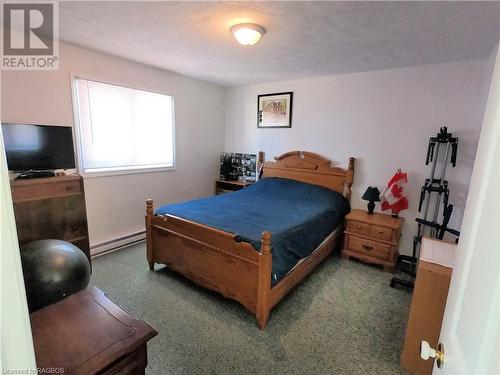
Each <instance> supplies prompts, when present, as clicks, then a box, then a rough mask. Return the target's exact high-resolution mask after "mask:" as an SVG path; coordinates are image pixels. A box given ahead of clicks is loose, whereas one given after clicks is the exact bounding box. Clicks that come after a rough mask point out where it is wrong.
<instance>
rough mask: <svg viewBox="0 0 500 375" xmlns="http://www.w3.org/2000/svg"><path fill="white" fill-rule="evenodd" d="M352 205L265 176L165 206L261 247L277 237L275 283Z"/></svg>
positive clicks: (334, 196)
mask: <svg viewBox="0 0 500 375" xmlns="http://www.w3.org/2000/svg"><path fill="white" fill-rule="evenodd" d="M349 210H350V207H349V203H348V201H347V200H346V199H345V198H344V197H343V196H342V194H339V193H337V192H335V191H332V190H329V189H326V188H323V187H321V186H317V185H311V184H306V183H303V182H298V181H294V180H288V179H283V178H265V179H263V180H261V181H259V182H257V183H255V184H253V185H250V186H248V187H247V188H245V189H242V190H239V191H236V192H233V193H229V194H223V195H216V196H211V197H208V198H202V199H196V200H191V201H188V202H183V203H178V204H170V205H165V206H162V207H160V208H158V209H157V210H156V212H155V214H170V215H174V216H177V217H181V218H184V219H188V220H191V221H194V222H196V223H199V224H204V225H208V226H211V227H214V228H217V229H221V230H224V231H226V232H230V233H234V234H235V235H238V236H239V238H240V239H241V240H242V241H245V242H248V243H250V244H252V246H253V247H254V248H255V249H259V248H260V241H261V235H262V232H264V231H266V230H267V231H270V232H271V233H272V257H273V265H272V284H273V285H275V284H276V283H277V282H278V281H279V280H281V278H283V276H285V275H286V274H287V272H288V271H290V270H291V269H292V268H293V267H294V266H295V265H296V264H297V262H298V261H299V260H300V259H302V258H305V257H307V256H308V255H309V254H311V253H312V251H313V250H314V249H316V248H317V247H318V246H319V245H320V244H321V242H323V240H324V239H325V238H326V237H327V236H328V235H329V234H330V233H331V232H332V231H333V230H334V229H335V228H336V227H337V226H338V225H339V224H340V223H341V222H342V220H343V218H344V216H345V215H346V214H347V213H348V212H349Z"/></svg>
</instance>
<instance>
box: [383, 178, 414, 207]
mask: <svg viewBox="0 0 500 375" xmlns="http://www.w3.org/2000/svg"><path fill="white" fill-rule="evenodd" d="M407 183H408V177H407V176H406V173H403V172H401V169H398V171H397V172H396V174H395V175H394V176H392V178H391V179H390V181H389V182H388V183H387V187H386V188H385V189H384V191H383V192H382V194H380V201H381V202H382V205H381V208H382V210H383V211H385V210H388V209H389V208H390V209H392V212H393V213H395V214H397V213H399V211H401V210H405V209H407V208H408V198H407V197H406V185H407Z"/></svg>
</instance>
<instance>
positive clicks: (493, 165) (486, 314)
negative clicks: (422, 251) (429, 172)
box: [433, 50, 500, 375]
mask: <svg viewBox="0 0 500 375" xmlns="http://www.w3.org/2000/svg"><path fill="white" fill-rule="evenodd" d="M499 329H500V50H499V51H497V57H496V64H495V68H494V71H493V76H492V83H491V87H490V92H489V96H488V103H487V105H486V112H485V117H484V122H483V128H482V130H481V136H480V139H479V145H478V150H477V154H476V160H475V162H474V169H473V172H472V177H471V184H470V190H469V195H468V198H467V203H466V206H465V212H464V219H463V223H462V231H461V237H460V243H459V245H458V247H457V257H456V263H455V267H454V269H453V275H452V280H451V284H450V291H449V294H448V300H447V302H446V310H445V315H444V320H443V326H442V328H441V335H440V342H441V343H442V344H443V349H444V350H443V351H444V365H443V366H442V367H441V368H438V367H437V365H436V364H435V365H434V371H433V374H435V375H441V374H443V375H444V374H500V333H499Z"/></svg>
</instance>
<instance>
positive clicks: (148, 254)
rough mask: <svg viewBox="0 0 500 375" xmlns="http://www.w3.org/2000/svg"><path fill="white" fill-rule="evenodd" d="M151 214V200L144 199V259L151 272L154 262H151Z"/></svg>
mask: <svg viewBox="0 0 500 375" xmlns="http://www.w3.org/2000/svg"><path fill="white" fill-rule="evenodd" d="M153 212H154V211H153V200H152V199H151V198H150V199H146V257H147V259H148V264H149V269H150V270H151V271H154V269H155V262H153V237H152V234H151V219H152V218H153Z"/></svg>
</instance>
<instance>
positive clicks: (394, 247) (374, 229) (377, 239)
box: [342, 209, 403, 272]
mask: <svg viewBox="0 0 500 375" xmlns="http://www.w3.org/2000/svg"><path fill="white" fill-rule="evenodd" d="M346 221H347V223H346V230H345V232H344V234H345V237H344V248H343V250H342V257H343V258H351V257H353V258H357V259H360V260H362V261H365V262H368V263H374V264H379V265H381V266H383V267H384V271H386V272H392V271H393V269H394V266H395V265H396V260H397V258H398V242H399V236H400V234H401V226H402V225H403V218H400V217H397V218H395V217H392V216H390V215H385V214H380V213H374V214H372V215H369V214H368V212H366V211H364V210H356V209H355V210H352V211H351V212H350V213H349V215H347V216H346Z"/></svg>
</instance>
